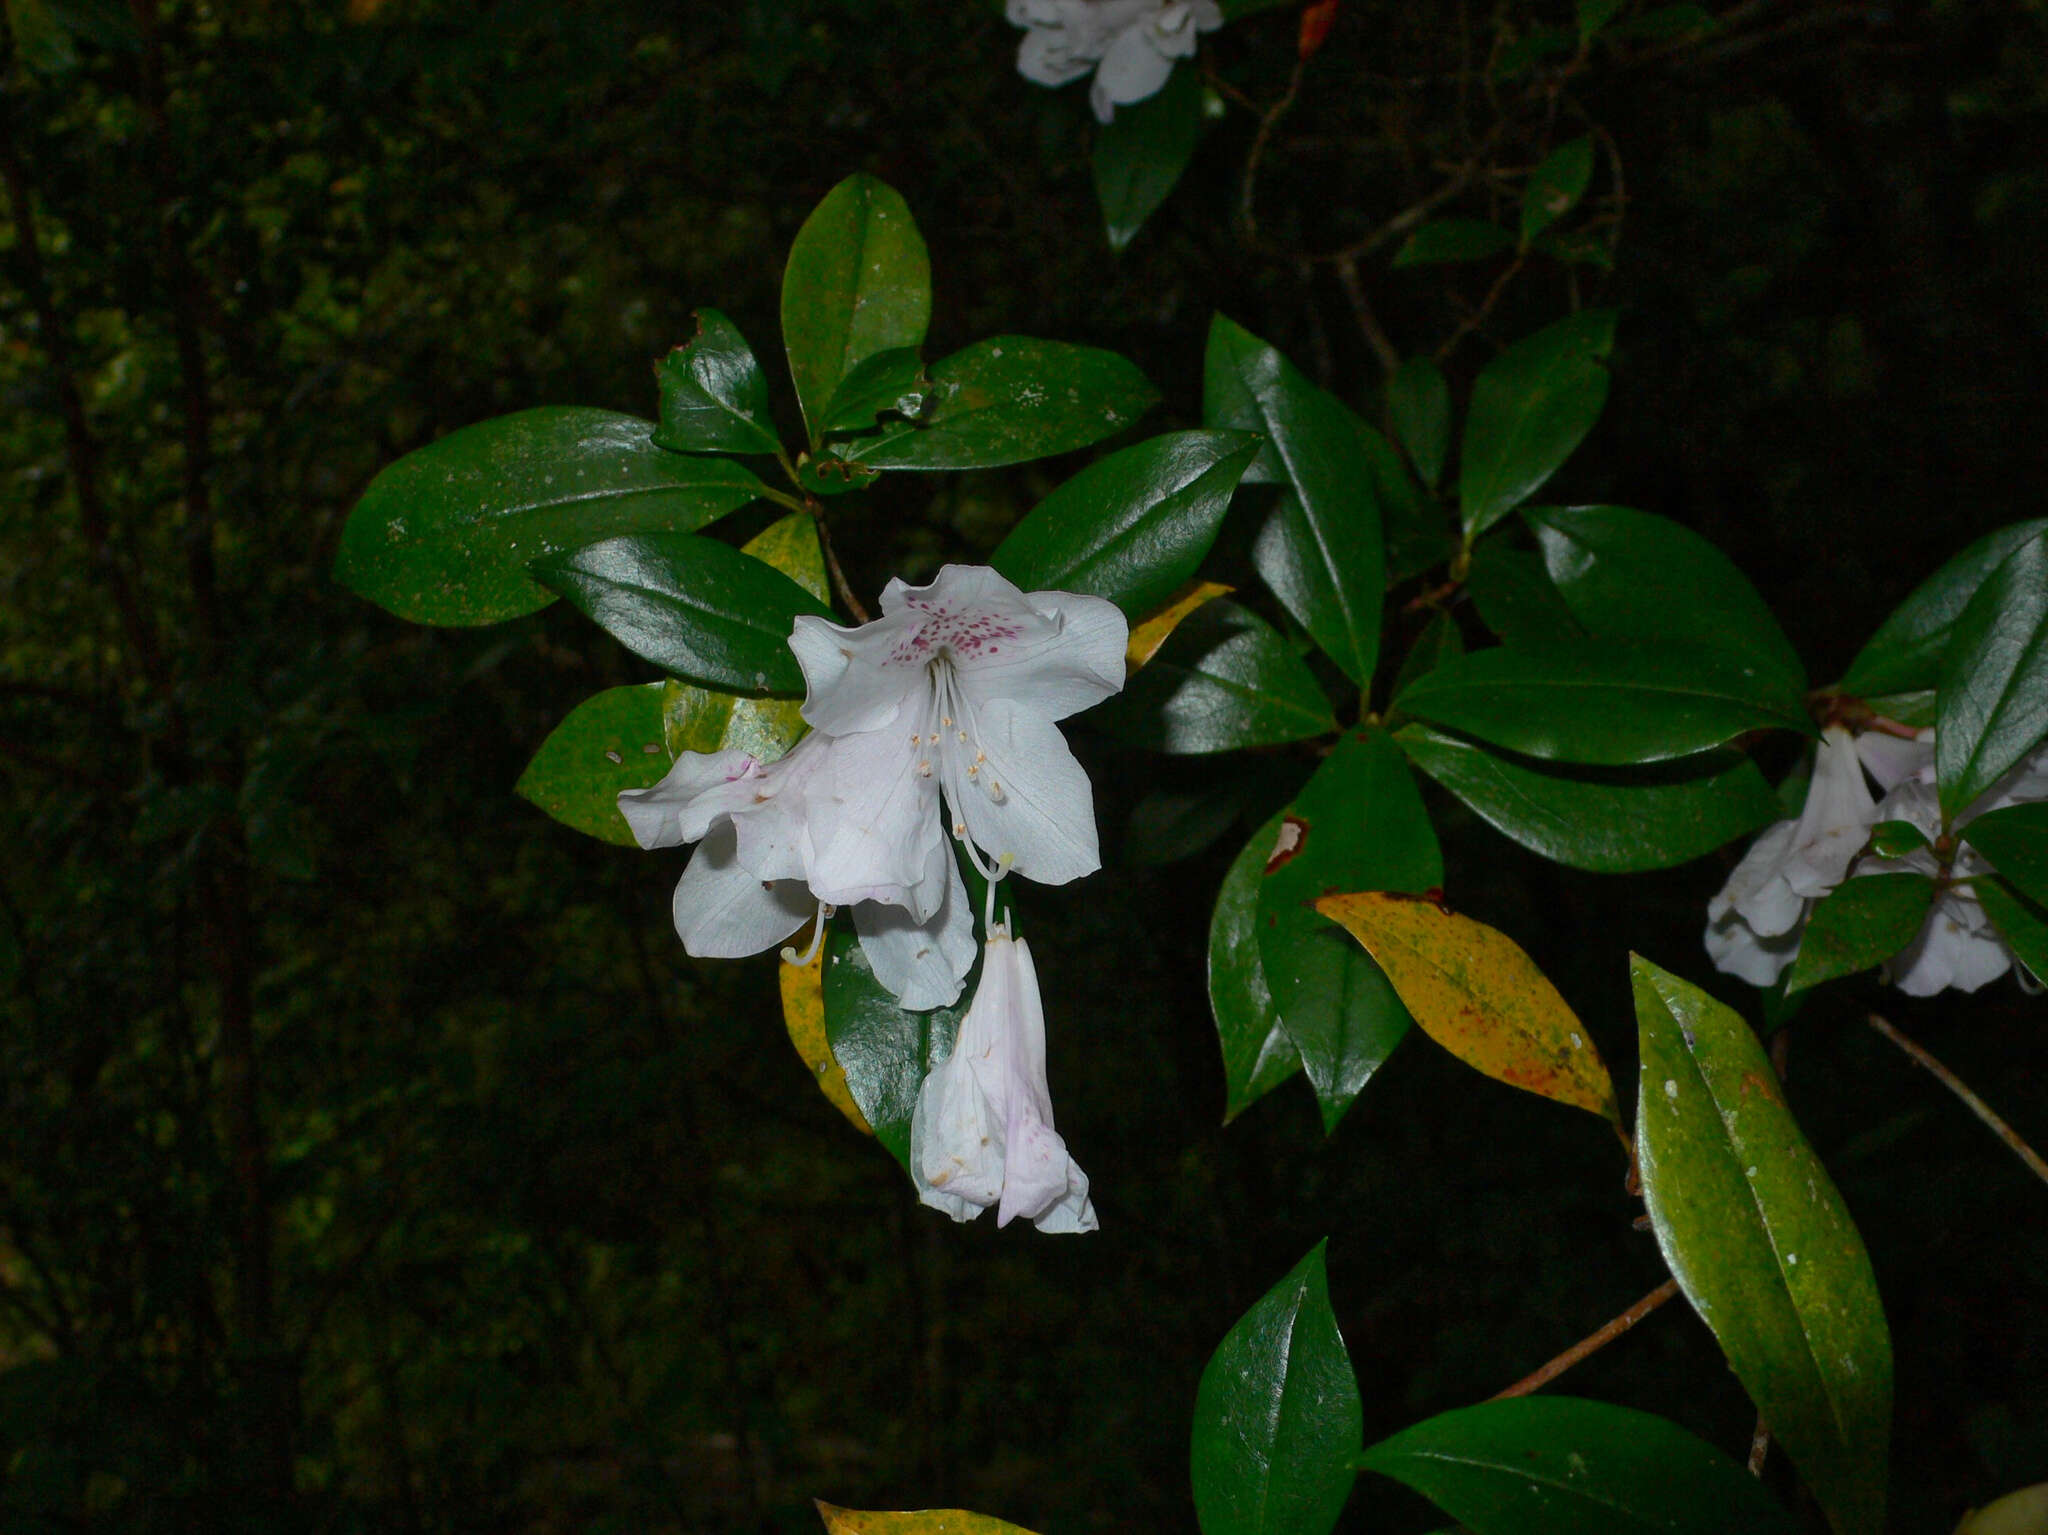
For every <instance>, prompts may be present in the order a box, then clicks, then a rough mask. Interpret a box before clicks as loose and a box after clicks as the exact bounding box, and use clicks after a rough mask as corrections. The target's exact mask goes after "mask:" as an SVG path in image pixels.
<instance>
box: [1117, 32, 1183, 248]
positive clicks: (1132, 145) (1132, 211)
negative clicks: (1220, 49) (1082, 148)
mask: <svg viewBox="0 0 2048 1535" xmlns="http://www.w3.org/2000/svg"><path fill="white" fill-rule="evenodd" d="M1201 136H1202V84H1201V80H1200V78H1199V77H1198V76H1197V75H1196V73H1195V71H1194V70H1192V69H1176V70H1175V71H1174V72H1173V73H1172V74H1171V75H1169V76H1168V77H1167V80H1166V84H1165V85H1164V86H1162V87H1161V88H1160V90H1159V92H1158V93H1157V94H1156V95H1154V96H1151V97H1149V98H1147V99H1146V100H1144V101H1139V102H1133V103H1131V104H1130V105H1128V106H1120V107H1118V108H1117V109H1116V117H1115V119H1114V120H1112V121H1110V122H1108V123H1105V124H1103V126H1102V127H1101V128H1100V129H1099V130H1098V131H1097V132H1096V135H1095V198H1096V201H1097V202H1099V203H1100V204H1101V205H1102V222H1103V227H1104V229H1105V230H1106V231H1107V232H1108V235H1109V248H1110V249H1111V250H1113V251H1120V250H1122V249H1123V248H1124V247H1125V246H1127V245H1129V244H1130V243H1131V241H1132V240H1133V239H1135V238H1136V237H1137V233H1138V231H1139V229H1141V228H1142V227H1143V226H1144V223H1145V220H1147V219H1148V218H1150V217H1151V216H1152V215H1153V213H1154V212H1155V211H1156V210H1157V209H1158V207H1159V205H1160V204H1161V203H1163V202H1165V201H1166V197H1167V194H1168V193H1169V192H1171V191H1172V190H1173V186H1174V183H1175V182H1177V181H1179V180H1180V174H1181V172H1182V171H1184V170H1186V169H1187V165H1188V161H1189V160H1190V159H1192V158H1193V157H1194V153H1195V145H1196V143H1197V142H1198V141H1199V140H1200V139H1201Z"/></svg>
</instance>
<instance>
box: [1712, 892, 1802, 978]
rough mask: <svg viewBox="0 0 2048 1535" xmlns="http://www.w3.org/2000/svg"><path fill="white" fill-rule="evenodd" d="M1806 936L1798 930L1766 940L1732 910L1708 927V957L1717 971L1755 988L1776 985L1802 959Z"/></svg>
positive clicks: (1794, 929)
mask: <svg viewBox="0 0 2048 1535" xmlns="http://www.w3.org/2000/svg"><path fill="white" fill-rule="evenodd" d="M1800 904H1801V905H1802V906H1804V905H1805V903H1804V902H1801V903H1800ZM1802 936H1803V935H1802V932H1801V930H1800V929H1799V928H1796V927H1795V928H1793V929H1791V930H1790V931H1788V932H1784V933H1779V934H1777V935H1776V936H1775V937H1768V938H1767V937H1763V936H1762V935H1760V934H1759V933H1758V932H1757V931H1756V929H1755V928H1753V927H1751V926H1750V925H1749V924H1748V923H1747V922H1745V921H1743V920H1742V918H1741V917H1739V916H1737V915H1736V914H1735V913H1734V912H1732V911H1731V912H1729V913H1728V914H1727V915H1726V916H1725V917H1723V918H1722V919H1721V920H1720V921H1718V922H1709V923H1708V924H1707V957H1708V958H1710V959H1712V960H1713V962H1714V968H1715V969H1716V970H1721V971H1725V972H1726V973H1727V974H1729V975H1732V976H1735V977H1736V978H1737V979H1739V980H1744V981H1747V982H1749V984H1750V985H1752V986H1773V985H1776V984H1777V980H1778V977H1779V976H1780V975H1782V974H1784V973H1785V967H1786V966H1787V965H1789V964H1791V963H1792V961H1793V960H1795V959H1797V958H1798V957H1799V940H1800V938H1801V937H1802Z"/></svg>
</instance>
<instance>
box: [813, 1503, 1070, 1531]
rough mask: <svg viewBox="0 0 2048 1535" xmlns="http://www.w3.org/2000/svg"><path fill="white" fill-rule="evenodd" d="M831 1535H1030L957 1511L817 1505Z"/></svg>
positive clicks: (988, 1518) (977, 1515) (951, 1509)
mask: <svg viewBox="0 0 2048 1535" xmlns="http://www.w3.org/2000/svg"><path fill="white" fill-rule="evenodd" d="M818 1512H819V1513H820V1514H822V1515H824V1517H825V1528H826V1529H827V1530H828V1531H830V1532H831V1535H1031V1532H1030V1531H1029V1530H1027V1529H1025V1528H1024V1527H1023V1526H1021V1525H1015V1524H1005V1523H1004V1522H1003V1521H1002V1520H1000V1519H991V1518H990V1517H989V1516H988V1515H987V1514H970V1513H968V1512H967V1511H966V1510H965V1509H959V1508H922V1509H917V1510H915V1511H914V1512H911V1513H901V1514H885V1513H873V1512H868V1511H865V1510H862V1509H858V1508H834V1507H833V1506H832V1505H831V1504H830V1503H820V1504H818Z"/></svg>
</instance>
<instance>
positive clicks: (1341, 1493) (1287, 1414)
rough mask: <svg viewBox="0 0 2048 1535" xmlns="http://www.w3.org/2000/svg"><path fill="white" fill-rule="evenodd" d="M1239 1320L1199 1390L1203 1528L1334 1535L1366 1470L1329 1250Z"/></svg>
mask: <svg viewBox="0 0 2048 1535" xmlns="http://www.w3.org/2000/svg"><path fill="white" fill-rule="evenodd" d="M1326 1245H1327V1243H1325V1242H1318V1243H1317V1244H1316V1245H1315V1247H1314V1249H1313V1250H1312V1251H1311V1252H1310V1253H1309V1254H1308V1256H1307V1257H1305V1258H1303V1259H1302V1260H1301V1262H1299V1263H1297V1264H1296V1265H1295V1266H1294V1268H1293V1270H1292V1271H1291V1272H1290V1273H1289V1274H1288V1275H1287V1277H1286V1278H1285V1279H1282V1280H1281V1281H1280V1282H1279V1283H1278V1284H1276V1285H1275V1286H1273V1288H1272V1289H1270V1290H1268V1291H1267V1292H1266V1293H1265V1295H1263V1296H1262V1297H1261V1298H1260V1299H1259V1300H1258V1301H1256V1302H1255V1303H1254V1304H1253V1305H1252V1308H1251V1310H1249V1311H1247V1312H1246V1313H1245V1314H1244V1315H1243V1316H1242V1317H1240V1318H1239V1319H1238V1323H1237V1325H1236V1326H1235V1327H1233V1328H1231V1329H1230V1331H1229V1333H1228V1334H1226V1335H1225V1337H1224V1339H1223V1341H1222V1342H1221V1343H1220V1344H1218V1345H1217V1346H1216V1352H1215V1353H1214V1354H1213V1355H1211V1356H1210V1359H1209V1363H1208V1366H1207V1368H1205V1369H1204V1370H1203V1371H1202V1383H1201V1385H1200V1386H1199V1387H1198V1388H1197V1389H1196V1392H1195V1431H1194V1443H1193V1447H1192V1460H1193V1467H1192V1469H1193V1479H1194V1490H1195V1518H1196V1520H1197V1522H1198V1523H1199V1524H1200V1525H1201V1529H1202V1535H1324V1532H1325V1531H1327V1530H1329V1529H1330V1527H1331V1526H1332V1525H1334V1524H1335V1523H1336V1522H1337V1515H1338V1514H1339V1513H1340V1512H1342V1511H1343V1508H1344V1500H1345V1499H1346V1498H1347V1497H1349V1496H1350V1494H1351V1484H1352V1482H1353V1481H1354V1480H1356V1473H1355V1471H1354V1470H1353V1463H1354V1461H1355V1460H1356V1459H1357V1456H1358V1448H1359V1442H1360V1440H1361V1439H1362V1438H1363V1437H1364V1433H1365V1428H1364V1424H1365V1409H1364V1405H1363V1403H1361V1401H1360V1400H1359V1396H1358V1379H1357V1377H1356V1376H1355V1375H1353V1374H1352V1372H1351V1356H1350V1354H1348V1353H1347V1352H1346V1351H1345V1348H1344V1335H1343V1334H1342V1333H1341V1332H1339V1331H1338V1330H1337V1315H1336V1313H1335V1312H1334V1311H1332V1310H1331V1309H1330V1282H1329V1276H1328V1274H1327V1272H1326V1271H1325V1268H1324V1259H1323V1249H1324V1248H1325V1246H1326Z"/></svg>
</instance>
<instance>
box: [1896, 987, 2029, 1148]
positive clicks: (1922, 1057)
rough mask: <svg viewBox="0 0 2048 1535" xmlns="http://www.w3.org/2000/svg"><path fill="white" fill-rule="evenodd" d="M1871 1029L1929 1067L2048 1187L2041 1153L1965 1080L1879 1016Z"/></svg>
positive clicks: (1943, 1084)
mask: <svg viewBox="0 0 2048 1535" xmlns="http://www.w3.org/2000/svg"><path fill="white" fill-rule="evenodd" d="M1870 1026H1871V1027H1872V1028H1873V1029H1875V1030H1877V1032H1878V1033H1880V1034H1882V1035H1883V1036H1884V1037H1885V1038H1886V1039H1888V1040H1890V1041H1891V1042H1892V1043H1893V1044H1895V1045H1897V1046H1898V1047H1899V1048H1900V1049H1901V1050H1903V1051H1905V1052H1906V1054H1908V1055H1910V1056H1911V1057H1912V1058H1913V1059H1914V1060H1915V1061H1917V1062H1918V1063H1919V1064H1920V1065H1922V1066H1924V1067H1926V1068H1927V1069H1928V1070H1929V1071H1931V1072H1933V1073H1934V1075H1935V1076H1936V1077H1937V1078H1939V1079H1940V1081H1941V1084H1942V1086H1944V1087H1946V1088H1947V1089H1948V1090H1949V1091H1950V1092H1952V1093H1954V1094H1955V1095H1956V1096H1957V1097H1958V1098H1960V1099H1962V1100H1963V1104H1964V1106H1965V1107H1967V1108H1968V1109H1969V1111H1970V1112H1971V1113H1972V1114H1975V1115H1976V1116H1977V1117H1978V1118H1979V1119H1981V1120H1983V1121H1984V1123H1985V1125H1986V1126H1988V1127H1989V1129H1990V1131H1991V1133H1992V1134H1993V1135H1995V1136H1997V1137H1998V1138H1999V1139H2000V1140H2002V1141H2004V1142H2005V1144H2006V1146H2007V1147H2008V1148H2009V1149H2010V1150H2011V1152H2012V1154H2013V1155H2014V1156H2016V1157H2018V1158H2019V1159H2020V1160H2021V1161H2022V1162H2024V1163H2026V1164H2027V1168H2028V1170H2029V1171H2030V1172H2032V1173H2033V1175H2034V1176H2035V1177H2037V1178H2039V1179H2040V1180H2041V1181H2042V1182H2043V1183H2048V1161H2043V1160H2042V1159H2041V1153H2040V1152H2038V1151H2036V1150H2035V1149H2034V1148H2033V1147H2032V1146H2029V1145H2028V1144H2027V1143H2026V1142H2025V1141H2023V1140H2021V1139H2020V1138H2019V1135H2018V1133H2017V1132H2016V1131H2014V1129H2013V1127H2012V1126H2011V1125H2009V1124H2007V1123H2006V1122H2005V1121H2004V1120H2002V1119H2000V1118H1999V1117H1998V1115H1997V1114H1996V1113H1995V1112H1993V1110H1992V1108H1991V1105H1990V1104H1988V1103H1986V1102H1985V1101H1984V1100H1983V1099H1982V1098H1979V1097H1978V1096H1977V1095H1976V1094H1975V1093H1973V1092H1971V1091H1970V1089H1969V1087H1968V1085H1967V1084H1965V1083H1964V1081H1963V1080H1962V1078H1960V1077H1958V1076H1957V1075H1956V1074H1955V1073H1954V1072H1952V1071H1950V1070H1949V1069H1948V1068H1947V1067H1946V1066H1944V1065H1942V1064H1941V1062H1940V1061H1937V1060H1936V1059H1935V1058H1934V1057H1933V1056H1931V1055H1929V1054H1928V1053H1927V1052H1926V1051H1925V1050H1924V1049H1922V1048H1921V1047H1920V1046H1919V1045H1916V1044H1915V1043H1914V1042H1913V1041H1912V1040H1910V1039H1908V1038H1906V1036H1905V1035H1903V1034H1901V1033H1900V1032H1899V1031H1898V1030H1897V1029H1896V1028H1894V1027H1893V1026H1892V1025H1891V1024H1890V1023H1888V1022H1886V1021H1885V1020H1884V1019H1882V1018H1880V1017H1878V1015H1877V1014H1876V1013H1872V1014H1871V1015H1870Z"/></svg>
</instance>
